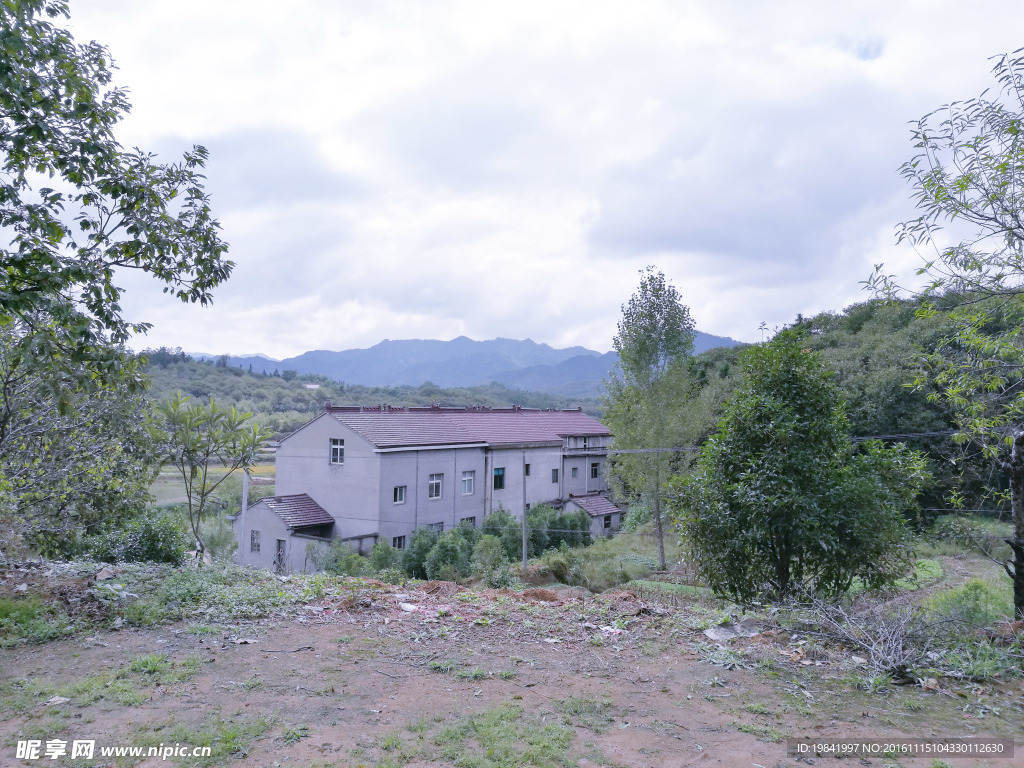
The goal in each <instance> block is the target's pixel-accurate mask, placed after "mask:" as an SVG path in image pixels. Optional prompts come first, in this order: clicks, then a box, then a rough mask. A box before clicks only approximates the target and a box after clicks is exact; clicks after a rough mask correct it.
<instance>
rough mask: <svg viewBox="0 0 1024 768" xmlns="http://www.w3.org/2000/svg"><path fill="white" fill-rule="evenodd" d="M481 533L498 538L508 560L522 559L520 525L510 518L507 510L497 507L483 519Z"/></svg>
mask: <svg viewBox="0 0 1024 768" xmlns="http://www.w3.org/2000/svg"><path fill="white" fill-rule="evenodd" d="M481 531H482V532H483V533H484V534H485V535H490V536H497V537H498V539H499V540H500V541H501V546H502V548H503V549H504V550H505V554H506V555H508V559H509V560H511V561H513V562H517V561H519V560H521V559H522V557H523V538H522V523H521V522H520V521H519V520H516V519H515V518H514V517H512V515H511V514H509V512H508V510H506V509H503V508H501V507H498V509H496V510H495V511H494V512H492V513H491V514H489V515H488V516H487V517H485V518H484V524H483V526H481Z"/></svg>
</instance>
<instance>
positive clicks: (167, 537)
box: [87, 514, 188, 565]
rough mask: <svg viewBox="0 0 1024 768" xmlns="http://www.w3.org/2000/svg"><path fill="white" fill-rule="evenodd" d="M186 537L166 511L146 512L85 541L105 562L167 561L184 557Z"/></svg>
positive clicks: (93, 555)
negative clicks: (118, 527)
mask: <svg viewBox="0 0 1024 768" xmlns="http://www.w3.org/2000/svg"><path fill="white" fill-rule="evenodd" d="M187 543H188V538H187V537H186V535H185V533H184V531H182V530H181V527H180V525H179V524H178V523H177V522H176V521H175V520H174V519H173V518H171V517H170V516H169V515H155V514H149V515H144V516H143V517H138V518H136V519H134V520H131V521H130V522H128V524H127V525H125V527H124V528H122V529H119V530H115V531H109V532H108V533H106V534H103V535H102V536H98V537H95V538H94V539H93V540H92V541H91V542H89V543H88V544H87V548H88V551H89V553H90V554H91V555H92V557H93V558H95V559H96V560H100V561H102V562H106V563H139V562H154V563H170V564H172V565H178V564H180V563H181V561H182V560H183V559H184V557H185V547H186V546H187Z"/></svg>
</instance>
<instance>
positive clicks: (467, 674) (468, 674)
mask: <svg viewBox="0 0 1024 768" xmlns="http://www.w3.org/2000/svg"><path fill="white" fill-rule="evenodd" d="M455 677H456V678H458V679H459V680H483V679H484V678H485V677H490V673H489V672H488V671H487V670H486V669H481V668H480V667H473V669H460V670H459V671H458V672H456V673H455Z"/></svg>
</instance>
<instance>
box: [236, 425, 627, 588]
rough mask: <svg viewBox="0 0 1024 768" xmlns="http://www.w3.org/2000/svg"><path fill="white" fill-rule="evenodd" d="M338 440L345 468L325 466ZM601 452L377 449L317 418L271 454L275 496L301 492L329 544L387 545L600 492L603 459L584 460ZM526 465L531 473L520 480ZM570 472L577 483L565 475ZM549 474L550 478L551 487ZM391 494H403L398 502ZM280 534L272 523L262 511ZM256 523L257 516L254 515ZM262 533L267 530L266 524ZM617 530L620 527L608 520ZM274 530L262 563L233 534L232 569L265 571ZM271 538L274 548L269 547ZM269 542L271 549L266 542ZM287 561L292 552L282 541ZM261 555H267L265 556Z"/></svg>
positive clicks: (539, 447)
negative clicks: (435, 481)
mask: <svg viewBox="0 0 1024 768" xmlns="http://www.w3.org/2000/svg"><path fill="white" fill-rule="evenodd" d="M332 439H336V440H337V439H340V440H344V461H343V463H341V464H335V463H332V461H331V440H332ZM606 445H607V439H606V438H603V437H596V438H595V437H590V438H587V442H586V443H584V438H574V437H569V438H566V439H565V440H564V441H559V442H550V443H543V444H536V443H533V444H522V445H517V446H498V447H490V448H487V447H481V446H479V445H474V446H468V445H467V446H463V447H457V446H454V447H443V448H436V449H435V448H432V447H417V448H409V449H388V448H383V449H378V448H377V447H376V446H374V445H373V444H372V443H370V442H369V441H368V440H366V439H365V438H363V437H361V436H360V435H359V434H358V433H356V432H354V431H353V430H352V429H350V428H349V427H347V426H345V425H344V424H342V423H341V422H339V421H338V420H337V419H336V418H334V417H333V416H331V415H330V414H329V413H324V414H321V415H320V416H319V417H317V418H316V419H314V420H313V421H311V422H310V423H309V424H307V425H306V426H304V427H302V428H301V429H300V430H298V431H297V432H294V433H292V434H291V435H289V436H288V437H286V438H285V439H284V440H282V441H281V444H280V447H279V448H278V450H277V484H276V488H275V491H276V493H277V494H278V495H281V496H286V495H292V494H300V493H305V494H308V495H309V496H310V497H311V498H312V499H313V500H314V501H316V502H317V503H318V504H319V505H320V506H321V507H323V509H324V510H325V511H327V513H328V514H330V515H331V516H332V517H333V518H334V519H335V521H336V522H335V527H334V536H336V537H342V538H346V537H351V536H364V535H368V534H372V533H378V534H379V536H380V539H381V540H383V541H386V542H388V543H389V544H391V543H394V541H395V539H396V538H397V537H405V543H406V544H407V543H408V541H409V540H410V539H411V537H412V533H413V531H415V530H416V529H417V528H422V527H425V526H428V525H433V526H443V528H444V529H445V530H448V529H450V528H453V527H455V526H457V525H458V524H459V523H460V522H461V521H462V520H465V519H468V518H472V519H473V522H474V524H475V525H477V526H479V525H481V524H482V523H483V520H484V518H485V516H486V515H488V514H490V513H492V512H494V511H497V510H498V509H499V508H504V509H505V510H507V511H508V512H510V513H511V514H512V515H514V516H516V517H521V515H522V513H523V508H524V503H529V504H530V505H531V506H534V505H537V504H543V503H548V502H552V501H554V500H556V499H567V498H568V497H569V494H584V493H587V492H592V491H595V490H604V489H606V488H607V483H606V482H605V479H604V467H605V460H606V457H605V456H603V455H599V456H594V455H588V454H587V453H585V452H593V451H595V450H600V449H601V448H602V447H604V446H606ZM594 463H596V464H598V477H597V478H594V477H592V471H591V465H592V464H594ZM524 464H529V466H530V471H529V475H524ZM574 467H575V468H576V477H573V476H572V469H573V468H574ZM495 469H503V470H504V473H503V480H504V482H503V486H504V487H502V488H495V487H494V477H495ZM552 470H557V480H553V476H552ZM464 473H472V477H473V488H472V492H471V493H464V486H463V475H464ZM433 475H439V476H440V477H441V492H440V495H439V496H436V497H435V496H433V495H432V494H431V492H430V489H431V476H433ZM396 488H401V489H404V490H402V491H401V492H400V493H399V497H398V500H397V501H396V490H395V489H396ZM265 511H266V514H268V515H272V516H273V518H274V519H276V520H277V524H278V525H279V526H280V527H281V528H283V523H282V522H281V520H280V518H278V517H277V516H276V515H274V514H273V512H271V511H270V510H269V509H266V510H265ZM258 514H260V515H263V516H265V515H264V513H262V512H261V513H258ZM602 523H603V518H601V519H598V520H596V521H595V522H594V527H593V531H594V533H596V534H601V533H605V532H606V531H605V529H604V528H603V525H602ZM260 524H261V525H265V526H267V529H268V530H270V528H271V527H273V525H274V521H273V520H270V519H269V518H267V521H266V522H264V521H263V520H262V518H261V520H260ZM615 529H616V530H617V529H618V519H617V518H616V521H615ZM278 533H280V531H275V532H274V533H273V534H272V535H271V534H263V544H262V547H261V548H262V549H263V550H264V551H261V552H260V553H259V555H260V557H258V558H257V557H251V556H250V555H251V554H252V553H248V552H247V550H248V549H249V540H248V538H247V536H248V533H247V532H239V535H238V541H239V553H240V557H239V560H240V562H248V563H249V564H252V565H257V564H259V565H260V567H271V566H272V564H273V558H274V551H273V550H274V547H275V546H276V540H277V539H278V538H281V539H283V540H286V541H288V537H286V536H283V535H281V536H279V535H278ZM271 538H273V539H274V541H270V539H271ZM267 542H269V543H267ZM288 546H289V553H291V551H292V550H293V549H294V550H298V549H299V547H298V546H296V545H295V544H293V543H289V545H288ZM267 547H269V550H268V549H267ZM302 550H303V551H302V552H301V553H298V552H296V554H294V555H292V554H289V560H288V563H289V567H291V568H294V569H296V570H301V569H302V568H303V567H305V562H304V561H305V551H304V547H302Z"/></svg>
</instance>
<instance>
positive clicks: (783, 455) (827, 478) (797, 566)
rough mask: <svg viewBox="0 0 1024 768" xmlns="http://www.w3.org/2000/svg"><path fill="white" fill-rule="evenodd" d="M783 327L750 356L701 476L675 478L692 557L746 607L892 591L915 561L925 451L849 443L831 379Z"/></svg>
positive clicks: (721, 590) (745, 356)
mask: <svg viewBox="0 0 1024 768" xmlns="http://www.w3.org/2000/svg"><path fill="white" fill-rule="evenodd" d="M804 345H805V341H804V339H803V338H802V337H801V336H800V335H799V334H797V333H795V332H793V331H783V332H782V333H780V334H779V335H777V336H776V337H775V338H774V339H773V340H772V341H771V342H769V343H767V344H763V345H760V346H756V347H751V348H749V349H747V350H744V352H743V353H742V355H741V359H742V361H743V369H744V377H743V384H742V386H741V388H740V389H739V391H738V392H737V393H736V394H735V395H734V396H733V398H732V399H731V401H730V402H729V405H728V407H727V408H726V411H725V415H724V416H723V417H722V419H721V420H720V421H719V424H718V430H717V432H716V433H715V434H714V435H713V436H712V437H711V438H710V439H709V440H708V441H707V443H705V445H704V448H703V449H702V452H701V457H700V460H699V463H698V467H697V470H696V472H695V473H694V474H693V475H691V476H689V477H686V478H682V477H680V478H676V479H675V480H674V481H673V484H672V487H673V503H672V506H673V509H674V513H675V516H676V519H677V521H678V522H679V523H680V524H681V526H682V528H683V529H684V531H685V534H686V541H687V545H688V547H689V549H690V553H689V554H690V556H691V559H692V561H693V562H694V563H695V564H696V566H697V568H698V569H699V571H700V573H701V575H702V576H703V577H704V578H705V579H706V580H707V582H708V584H709V585H710V586H711V587H712V588H713V589H714V590H715V592H716V593H718V594H722V595H728V596H729V597H731V598H732V599H734V600H736V601H737V602H750V601H752V600H755V599H757V598H758V597H760V596H761V595H763V594H766V593H767V594H769V595H771V596H774V597H784V596H787V595H789V594H791V593H794V592H799V591H800V590H801V589H803V588H804V587H805V586H806V587H809V588H810V589H812V590H813V591H815V592H817V593H819V594H826V595H833V596H834V595H838V594H841V593H843V592H846V591H847V590H848V589H849V588H850V585H851V583H852V582H853V580H854V578H859V579H860V580H861V581H862V582H863V583H864V585H865V586H866V587H867V588H868V589H879V588H882V587H885V586H887V585H891V584H892V582H894V581H895V580H896V579H898V578H900V577H901V576H902V575H903V574H904V573H905V572H906V571H907V570H908V569H909V566H910V564H911V559H912V552H911V550H910V548H909V546H908V544H909V531H908V530H907V528H906V526H905V524H904V514H905V513H906V512H908V511H910V510H911V509H913V507H914V505H915V503H916V498H917V495H918V492H919V491H920V489H921V487H922V484H923V483H924V481H925V479H926V477H927V473H926V470H925V460H924V457H923V456H922V455H921V454H918V453H916V452H914V451H911V450H909V449H907V448H905V447H904V446H902V445H897V446H895V447H892V448H886V447H884V446H883V445H882V444H881V443H880V442H878V441H869V442H867V443H864V444H862V446H861V447H860V448H859V450H858V452H857V453H854V450H853V448H852V447H851V443H850V437H849V422H848V420H847V418H846V412H845V406H844V405H843V400H842V396H841V393H840V391H839V388H838V386H837V385H836V384H835V382H834V381H833V374H832V372H831V371H829V370H828V368H827V367H826V365H825V363H824V362H823V361H822V360H821V358H820V356H818V355H817V354H815V353H812V352H810V351H809V350H808V349H806V348H805V346H804Z"/></svg>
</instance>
